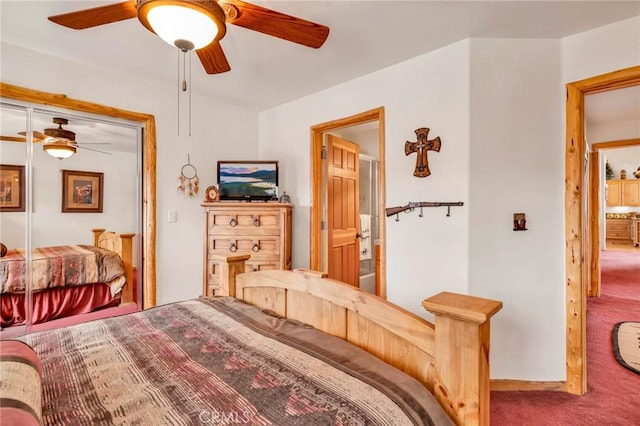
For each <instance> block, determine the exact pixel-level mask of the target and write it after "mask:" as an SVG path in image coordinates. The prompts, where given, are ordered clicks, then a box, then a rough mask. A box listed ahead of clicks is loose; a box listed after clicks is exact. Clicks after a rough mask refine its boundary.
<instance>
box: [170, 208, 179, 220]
mask: <svg viewBox="0 0 640 426" xmlns="http://www.w3.org/2000/svg"><path fill="white" fill-rule="evenodd" d="M168 216H169V217H168V219H169V223H176V222H177V221H178V211H177V210H169V215H168Z"/></svg>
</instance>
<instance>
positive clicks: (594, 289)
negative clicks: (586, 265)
mask: <svg viewBox="0 0 640 426" xmlns="http://www.w3.org/2000/svg"><path fill="white" fill-rule="evenodd" d="M637 145H640V138H639V139H623V140H615V141H608V142H596V143H592V144H591V153H590V154H589V201H588V205H589V206H590V207H591V208H590V211H591V217H590V222H591V225H592V228H591V281H590V282H589V283H588V287H587V297H600V294H601V292H602V282H601V280H600V228H601V226H602V224H601V223H600V222H601V221H600V217H601V215H600V207H601V206H602V200H601V199H600V194H601V193H602V192H601V191H600V188H601V184H602V181H601V179H600V151H606V150H609V149H615V148H624V147H628V146H637ZM605 243H606V242H605Z"/></svg>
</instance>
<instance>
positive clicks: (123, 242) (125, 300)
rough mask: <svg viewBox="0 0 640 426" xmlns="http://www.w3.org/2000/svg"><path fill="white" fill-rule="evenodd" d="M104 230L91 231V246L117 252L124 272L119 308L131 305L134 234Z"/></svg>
mask: <svg viewBox="0 0 640 426" xmlns="http://www.w3.org/2000/svg"><path fill="white" fill-rule="evenodd" d="M105 231H106V229H104V228H95V229H92V230H91V232H93V245H94V246H96V247H103V248H106V249H107V250H112V251H115V252H117V253H118V254H119V255H120V258H121V259H122V262H123V264H124V270H125V273H124V274H125V279H126V281H125V284H124V287H122V291H121V293H120V306H123V305H127V304H130V303H133V237H135V236H136V234H116V233H115V232H107V233H105Z"/></svg>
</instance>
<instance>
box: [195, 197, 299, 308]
mask: <svg viewBox="0 0 640 426" xmlns="http://www.w3.org/2000/svg"><path fill="white" fill-rule="evenodd" d="M202 207H204V212H205V241H204V280H203V285H202V294H203V295H206V296H213V295H215V294H217V291H218V289H219V276H218V273H219V268H218V262H217V261H216V260H214V259H213V255H214V254H221V255H229V254H243V253H246V254H250V255H251V258H250V259H249V260H248V261H247V262H246V264H245V269H246V271H247V272H251V271H260V270H265V269H291V216H292V209H293V206H292V205H291V204H282V203H271V202H269V203H265V202H252V203H248V202H214V203H203V204H202Z"/></svg>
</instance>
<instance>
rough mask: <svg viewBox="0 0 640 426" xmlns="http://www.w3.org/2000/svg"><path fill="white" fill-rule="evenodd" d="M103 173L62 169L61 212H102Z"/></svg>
mask: <svg viewBox="0 0 640 426" xmlns="http://www.w3.org/2000/svg"><path fill="white" fill-rule="evenodd" d="M103 186H104V173H97V172H84V171H78V170H63V171H62V213H102V200H103Z"/></svg>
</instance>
